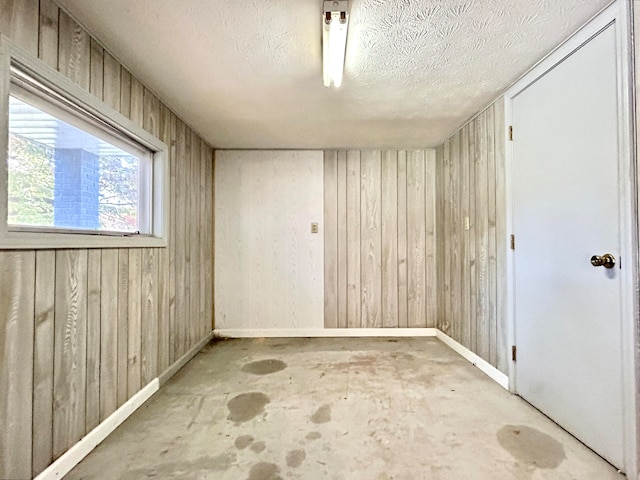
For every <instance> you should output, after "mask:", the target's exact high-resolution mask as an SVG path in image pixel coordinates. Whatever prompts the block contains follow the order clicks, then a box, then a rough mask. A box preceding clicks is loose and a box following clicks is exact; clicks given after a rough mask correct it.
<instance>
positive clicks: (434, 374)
mask: <svg viewBox="0 0 640 480" xmlns="http://www.w3.org/2000/svg"><path fill="white" fill-rule="evenodd" d="M66 478H67V479H103V478H104V479H144V478H158V479H165V478H166V479H168V478H180V479H205V478H208V479H225V480H226V479H228V480H236V479H237V480H275V479H310V480H315V479H332V480H338V479H345V480H352V479H353V480H360V479H362V480H391V479H393V480H417V479H429V480H439V479H447V480H466V479H472V480H475V479H491V480H499V479H509V480H511V479H526V480H535V479H580V480H585V479H597V480H608V479H617V480H620V479H621V478H623V476H621V475H619V474H617V473H616V470H615V469H614V468H613V467H611V466H610V465H609V464H607V463H606V462H605V461H603V460H602V459H601V458H600V457H598V456H597V455H595V454H594V453H593V452H591V451H590V450H589V449H587V448H586V447H585V446H583V445H582V444H581V443H580V442H578V441H577V440H575V439H574V438H573V437H572V436H570V435H569V434H568V433H566V432H565V431H563V430H562V429H560V428H559V427H557V426H556V425H555V424H554V423H553V422H551V421H550V420H549V419H547V418H546V417H545V416H543V415H542V414H540V413H539V412H538V411H536V410H535V409H534V408H532V407H531V406H529V405H528V404H527V403H526V402H524V401H523V400H521V399H520V398H518V397H516V396H513V395H510V394H509V393H508V392H506V391H505V390H503V389H502V388H501V387H500V386H498V385H497V384H495V383H494V382H493V381H492V380H490V379H489V378H487V377H486V376H485V375H484V374H483V373H481V372H480V371H479V370H477V369H476V368H475V367H473V366H472V365H470V364H469V363H468V362H467V361H465V360H464V359H462V358H461V357H460V356H458V355H457V354H456V353H454V352H453V351H452V350H450V349H449V348H448V347H446V346H445V345H444V344H442V343H441V342H440V341H438V340H436V339H435V338H416V339H404V338H398V339H387V338H370V339H357V338H342V339H254V340H228V341H223V342H218V343H212V344H210V345H208V346H207V347H205V349H204V350H203V351H202V352H201V353H199V354H198V355H197V356H196V357H195V358H194V359H193V360H192V361H191V362H190V363H189V364H188V365H187V366H186V367H185V368H183V369H182V370H181V371H180V372H178V374H177V375H176V376H175V377H173V379H171V380H170V381H169V382H168V383H167V384H166V385H165V386H164V387H163V388H162V389H161V391H160V392H159V393H157V394H156V395H155V396H154V397H152V399H150V400H149V402H147V404H146V405H144V406H143V407H142V408H141V409H140V410H138V411H137V412H136V413H135V414H134V415H133V416H132V417H131V418H129V419H128V420H127V421H126V422H125V423H124V424H123V425H122V426H121V427H120V428H119V429H118V430H117V431H115V432H114V433H113V435H111V436H110V437H109V438H108V439H107V440H106V441H105V442H104V443H103V444H102V445H100V446H99V447H98V448H97V449H96V450H95V451H94V452H93V453H91V454H90V455H89V456H88V457H87V458H86V459H85V460H84V461H83V462H82V463H80V465H78V466H77V467H76V468H75V469H74V470H73V471H72V472H70V473H69V475H68V476H67V477H66Z"/></svg>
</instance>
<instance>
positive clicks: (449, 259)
mask: <svg viewBox="0 0 640 480" xmlns="http://www.w3.org/2000/svg"><path fill="white" fill-rule="evenodd" d="M436 157H437V160H436V161H437V165H438V167H437V191H438V201H437V225H438V235H437V237H438V246H437V252H438V259H440V261H439V262H438V278H439V285H440V286H441V288H440V289H439V291H438V292H439V293H438V323H437V326H438V328H439V329H440V330H442V331H443V332H444V333H446V334H447V335H449V336H450V337H452V338H453V339H454V340H456V341H457V342H459V343H461V344H462V345H464V346H465V347H467V348H468V349H469V350H471V351H472V352H475V353H476V354H477V355H479V356H480V357H482V358H483V359H484V360H486V361H487V362H489V363H491V365H493V366H495V367H497V368H498V369H499V370H500V371H502V372H504V373H507V365H508V364H507V361H508V355H507V345H506V312H505V302H506V290H505V277H506V253H507V250H506V249H507V232H506V201H505V188H506V187H505V128H504V101H503V100H499V101H498V102H496V103H495V104H493V105H491V106H490V107H489V108H487V109H486V110H484V111H483V112H481V113H480V114H479V115H478V116H477V117H475V118H474V119H472V120H471V121H470V122H469V123H467V124H466V125H465V126H464V127H463V128H462V129H461V130H459V131H458V132H456V133H455V134H454V135H453V136H452V137H450V138H449V139H448V140H447V141H446V142H445V143H444V144H443V145H441V146H440V147H438V148H437V149H436Z"/></svg>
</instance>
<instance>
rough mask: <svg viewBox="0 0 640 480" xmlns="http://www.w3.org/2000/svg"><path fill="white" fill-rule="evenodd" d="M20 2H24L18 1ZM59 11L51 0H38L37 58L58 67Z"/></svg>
mask: <svg viewBox="0 0 640 480" xmlns="http://www.w3.org/2000/svg"><path fill="white" fill-rule="evenodd" d="M18 1H20V0H18ZM20 3H21V4H24V3H25V2H22V1H20ZM59 12H60V10H59V8H58V5H56V4H55V3H54V1H53V0H40V31H39V36H38V58H40V60H42V61H43V62H45V63H46V64H47V65H49V66H50V67H52V68H58V15H59Z"/></svg>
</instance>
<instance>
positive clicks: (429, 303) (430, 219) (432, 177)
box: [424, 150, 438, 327]
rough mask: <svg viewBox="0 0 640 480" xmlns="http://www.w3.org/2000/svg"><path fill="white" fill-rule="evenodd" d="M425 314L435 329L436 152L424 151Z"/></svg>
mask: <svg viewBox="0 0 640 480" xmlns="http://www.w3.org/2000/svg"><path fill="white" fill-rule="evenodd" d="M424 169H425V196H426V201H425V221H424V225H425V289H426V291H425V310H426V311H425V314H426V317H427V318H426V326H427V327H435V326H436V320H437V317H438V275H437V270H436V268H437V267H436V263H437V262H438V258H437V255H436V242H437V234H436V201H437V200H436V192H435V185H436V152H435V150H426V151H425V164H424Z"/></svg>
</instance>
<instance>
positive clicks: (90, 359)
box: [85, 250, 102, 432]
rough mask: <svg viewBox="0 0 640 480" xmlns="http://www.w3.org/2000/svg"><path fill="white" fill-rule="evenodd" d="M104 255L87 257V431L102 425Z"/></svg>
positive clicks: (94, 254)
mask: <svg viewBox="0 0 640 480" xmlns="http://www.w3.org/2000/svg"><path fill="white" fill-rule="evenodd" d="M101 269H102V255H101V252H100V250H89V252H88V255H87V393H86V402H87V405H86V408H85V417H86V418H85V430H86V431H87V432H89V431H91V430H93V429H94V428H95V427H96V426H97V425H98V423H100V330H101V326H100V322H101V319H100V301H101V298H100V292H101V291H100V282H101V275H102V272H101Z"/></svg>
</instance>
